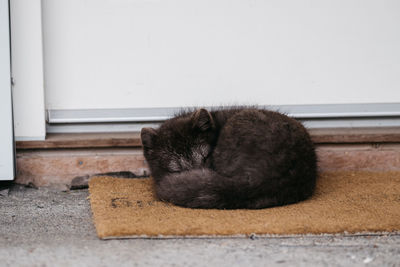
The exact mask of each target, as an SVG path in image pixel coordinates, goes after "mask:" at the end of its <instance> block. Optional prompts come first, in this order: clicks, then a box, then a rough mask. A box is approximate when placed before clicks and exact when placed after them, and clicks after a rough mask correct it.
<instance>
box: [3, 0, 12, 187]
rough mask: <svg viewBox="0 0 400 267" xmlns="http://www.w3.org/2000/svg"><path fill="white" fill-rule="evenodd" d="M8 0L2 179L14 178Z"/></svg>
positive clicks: (6, 3)
mask: <svg viewBox="0 0 400 267" xmlns="http://www.w3.org/2000/svg"><path fill="white" fill-rule="evenodd" d="M8 14H9V12H8V0H0V59H1V60H0V180H13V179H14V137H13V121H12V104H11V70H10V32H9V15H8Z"/></svg>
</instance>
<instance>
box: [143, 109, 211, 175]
mask: <svg viewBox="0 0 400 267" xmlns="http://www.w3.org/2000/svg"><path fill="white" fill-rule="evenodd" d="M141 139H142V144H143V152H144V155H145V158H146V160H147V162H148V163H149V166H150V169H151V173H152V175H153V176H154V178H156V179H157V178H159V177H162V176H164V175H166V174H169V173H173V172H181V171H185V170H189V169H195V168H200V167H202V166H204V163H205V160H206V159H207V157H208V156H209V155H210V152H211V149H212V148H211V144H212V142H213V140H214V139H215V125H214V120H213V118H212V115H211V114H210V113H209V112H208V111H207V110H205V109H199V110H197V111H196V112H193V113H189V114H184V115H181V116H178V117H175V118H172V119H170V120H167V121H165V122H164V123H163V124H162V125H161V126H160V128H158V129H153V128H143V129H142V131H141Z"/></svg>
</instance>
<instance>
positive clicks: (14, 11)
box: [10, 0, 46, 140]
mask: <svg viewBox="0 0 400 267" xmlns="http://www.w3.org/2000/svg"><path fill="white" fill-rule="evenodd" d="M10 17H11V53H12V76H13V79H14V87H13V104H14V126H15V138H16V140H43V139H45V136H46V122H45V106H44V82H43V80H44V79H43V40H42V12H41V0H12V1H10Z"/></svg>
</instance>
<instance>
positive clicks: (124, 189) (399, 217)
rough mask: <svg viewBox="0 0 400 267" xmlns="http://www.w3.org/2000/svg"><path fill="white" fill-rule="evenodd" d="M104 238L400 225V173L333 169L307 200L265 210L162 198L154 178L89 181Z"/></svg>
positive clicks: (306, 231) (389, 228) (383, 229)
mask: <svg viewBox="0 0 400 267" xmlns="http://www.w3.org/2000/svg"><path fill="white" fill-rule="evenodd" d="M89 191H90V203H91V207H92V212H93V218H94V223H95V225H96V229H97V234H98V236H99V237H100V238H103V239H106V238H125V237H179V236H186V237H197V236H199V237H200V236H243V235H244V236H246V235H252V234H255V235H265V234H282V235H290V234H321V233H362V232H395V231H399V230H400V172H385V173H366V172H360V173H329V174H322V175H321V176H320V178H319V179H318V183H317V190H316V193H315V195H314V196H313V197H312V198H311V199H309V200H306V201H303V202H301V203H297V204H293V205H288V206H283V207H275V208H268V209H262V210H212V209H209V210H202V209H188V208H182V207H177V206H174V205H171V204H167V203H164V202H160V201H158V200H157V199H156V198H155V196H154V194H153V190H152V180H151V179H119V178H112V177H95V178H92V180H91V181H90V183H89Z"/></svg>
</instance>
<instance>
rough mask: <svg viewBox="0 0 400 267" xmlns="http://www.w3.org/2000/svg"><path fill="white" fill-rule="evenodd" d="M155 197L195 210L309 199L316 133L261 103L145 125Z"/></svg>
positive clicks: (146, 152) (202, 111)
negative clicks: (312, 135)
mask: <svg viewBox="0 0 400 267" xmlns="http://www.w3.org/2000/svg"><path fill="white" fill-rule="evenodd" d="M141 138H142V143H143V150H144V156H145V158H146V160H147V162H148V164H149V166H150V171H151V174H152V176H153V178H154V181H155V190H156V194H157V196H158V197H159V198H160V199H161V200H163V201H168V202H171V203H174V204H176V205H179V206H185V207H191V208H218V209H236V208H247V209H259V208H266V207H271V206H279V205H285V204H291V203H295V202H298V201H301V200H304V199H306V198H308V197H310V196H311V195H312V193H313V191H314V187H315V181H316V177H317V158H316V154H315V149H314V145H313V142H312V141H311V138H310V136H309V134H308V132H307V131H306V129H305V128H304V127H303V126H302V124H301V123H299V122H298V121H296V120H294V119H291V118H289V117H288V116H286V115H283V114H280V113H278V112H273V111H268V110H264V109H258V108H226V109H219V110H214V111H211V112H209V111H207V110H205V109H199V110H197V111H195V112H184V113H182V114H180V115H178V116H176V117H174V118H172V119H170V120H167V121H165V122H164V123H163V124H162V125H161V126H160V128H159V129H152V128H143V129H142V132H141Z"/></svg>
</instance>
